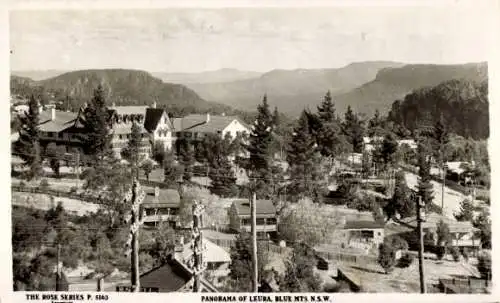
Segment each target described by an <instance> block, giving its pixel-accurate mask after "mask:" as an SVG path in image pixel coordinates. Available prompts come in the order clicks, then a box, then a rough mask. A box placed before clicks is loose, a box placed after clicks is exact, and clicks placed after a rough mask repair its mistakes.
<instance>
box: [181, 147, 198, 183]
mask: <svg viewBox="0 0 500 303" xmlns="http://www.w3.org/2000/svg"><path fill="white" fill-rule="evenodd" d="M179 156H180V160H181V164H182V166H183V168H184V172H183V179H184V181H186V182H189V181H191V178H192V177H193V165H194V161H195V158H194V146H193V145H192V144H191V143H189V142H188V141H186V140H184V141H183V142H182V144H181V146H180V153H179Z"/></svg>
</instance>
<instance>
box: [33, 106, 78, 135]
mask: <svg viewBox="0 0 500 303" xmlns="http://www.w3.org/2000/svg"><path fill="white" fill-rule="evenodd" d="M77 116H78V113H74V112H64V111H59V110H55V119H54V120H52V111H51V110H45V111H43V112H41V113H40V124H39V126H40V131H42V132H60V131H63V130H65V129H67V128H69V127H71V126H73V125H74V122H75V120H76V118H77Z"/></svg>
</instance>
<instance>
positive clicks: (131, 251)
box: [125, 179, 146, 292]
mask: <svg viewBox="0 0 500 303" xmlns="http://www.w3.org/2000/svg"><path fill="white" fill-rule="evenodd" d="M145 196H146V194H145V193H144V191H143V190H142V189H141V186H140V184H139V181H137V179H134V181H133V185H132V189H131V190H130V191H129V192H128V193H127V195H126V196H125V202H128V203H132V209H131V212H130V214H128V215H127V217H126V218H125V221H126V222H127V223H129V222H130V223H131V225H130V234H129V238H128V240H127V243H126V244H125V245H126V252H125V256H127V257H128V256H129V255H130V257H131V258H130V263H131V284H132V289H131V291H132V292H139V291H140V289H141V286H140V281H139V229H140V227H141V225H142V224H144V218H145V217H146V216H145V214H140V212H139V211H140V206H141V203H142V201H143V200H144V198H145Z"/></svg>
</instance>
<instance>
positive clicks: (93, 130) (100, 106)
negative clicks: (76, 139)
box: [82, 85, 113, 168]
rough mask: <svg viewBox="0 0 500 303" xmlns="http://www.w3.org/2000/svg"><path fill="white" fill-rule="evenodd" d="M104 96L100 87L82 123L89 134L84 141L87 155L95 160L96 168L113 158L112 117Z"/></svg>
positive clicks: (84, 114) (100, 86) (93, 164)
mask: <svg viewBox="0 0 500 303" xmlns="http://www.w3.org/2000/svg"><path fill="white" fill-rule="evenodd" d="M104 94H105V93H104V88H103V87H102V85H99V86H98V87H97V89H96V90H95V91H94V97H93V98H92V100H91V102H90V104H89V106H87V107H86V108H85V109H84V110H83V119H82V123H83V125H84V127H85V128H86V130H87V132H86V134H85V135H84V136H83V138H82V141H83V146H84V148H85V152H86V154H87V155H90V156H91V157H92V158H93V161H92V163H91V164H92V166H93V167H94V168H99V167H102V166H103V165H104V161H105V159H107V158H112V157H113V151H112V150H111V138H112V134H111V133H110V131H109V129H110V121H109V120H110V116H109V111H108V109H107V107H106V100H105V96H104Z"/></svg>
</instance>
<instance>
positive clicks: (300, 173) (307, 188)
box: [287, 111, 326, 199]
mask: <svg viewBox="0 0 500 303" xmlns="http://www.w3.org/2000/svg"><path fill="white" fill-rule="evenodd" d="M287 153H288V154H287V161H288V164H289V165H290V168H289V169H290V182H291V183H290V191H289V192H290V193H291V195H292V196H295V197H296V198H297V199H300V198H303V197H305V196H307V197H310V198H314V199H321V197H322V190H323V189H324V188H323V187H324V186H325V181H326V180H325V179H324V175H323V174H322V172H321V170H320V169H321V165H320V161H321V159H320V157H319V153H318V152H317V150H316V143H315V141H314V138H313V136H311V133H310V129H309V124H308V118H307V113H306V111H302V114H301V116H300V118H299V121H298V123H297V125H296V126H295V127H294V133H293V136H292V138H291V141H290V142H289V144H288V150H287Z"/></svg>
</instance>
